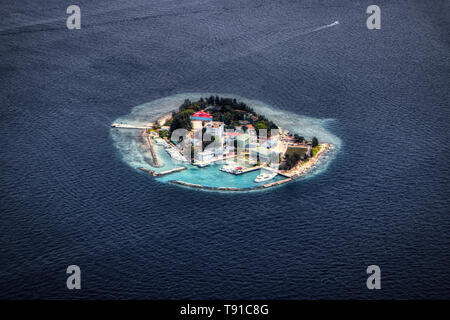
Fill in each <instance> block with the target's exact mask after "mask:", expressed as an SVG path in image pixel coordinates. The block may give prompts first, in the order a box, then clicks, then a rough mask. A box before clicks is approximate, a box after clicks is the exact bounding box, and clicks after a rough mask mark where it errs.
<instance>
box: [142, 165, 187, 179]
mask: <svg viewBox="0 0 450 320" xmlns="http://www.w3.org/2000/svg"><path fill="white" fill-rule="evenodd" d="M139 169H140V170H141V171H144V172H147V173H149V174H151V175H153V176H154V177H159V176H164V175H166V174H170V173H174V172H179V171H183V170H186V169H187V168H186V167H178V168H174V169H170V170H166V171H162V172H156V171H153V170H150V169H147V168H144V167H141V168H139Z"/></svg>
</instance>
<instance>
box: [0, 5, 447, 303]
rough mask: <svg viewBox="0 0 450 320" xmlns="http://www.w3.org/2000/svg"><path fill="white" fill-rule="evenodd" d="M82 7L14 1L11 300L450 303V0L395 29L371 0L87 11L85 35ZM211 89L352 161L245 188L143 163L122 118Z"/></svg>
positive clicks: (10, 10)
mask: <svg viewBox="0 0 450 320" xmlns="http://www.w3.org/2000/svg"><path fill="white" fill-rule="evenodd" d="M69 4H71V3H68V2H67V3H66V2H62V1H56V0H49V1H45V3H37V2H36V1H31V0H26V1H24V0H21V1H14V2H12V1H10V2H9V3H5V2H2V3H1V4H0V12H1V16H2V19H0V107H1V118H0V147H1V153H0V162H1V166H2V167H1V174H0V298H8V299H12V298H28V299H29V298H56V299H59V298H101V299H111V298H151V299H158V298H171V299H177V298H197V299H208V298H228V299H237V298H254V299H259V298H261V299H265V298H267V299H284V298H286V299H300V298H301V299H310V298H332V299H344V298H345V299H347V298H361V299H366V298H368V299H384V298H402V299H403V298H450V271H449V270H450V250H449V249H450V216H449V214H450V210H449V208H450V189H449V187H450V164H449V156H450V152H449V151H450V150H449V142H450V141H449V140H450V134H449V122H450V110H449V106H450V93H449V78H450V50H449V49H450V48H449V47H450V42H449V38H448V25H449V23H450V21H449V20H450V18H449V13H448V12H450V10H449V9H450V8H449V3H448V1H433V3H432V4H429V3H423V2H421V1H378V2H377V5H379V6H380V7H381V10H382V27H381V30H375V31H371V30H368V29H367V28H366V25H365V19H366V17H367V14H366V13H365V11H366V8H367V6H368V5H371V4H373V3H372V2H370V1H320V2H318V1H283V0H282V1H262V0H259V1H256V0H250V1H245V2H244V1H236V0H233V1H226V2H224V1H211V0H198V1H162V0H160V1H151V2H150V1H144V0H133V1H126V2H125V1H111V0H110V1H105V0H99V1H95V2H93V1H85V0H81V1H78V4H79V5H80V7H81V10H82V29H81V30H68V29H67V28H66V26H65V19H66V17H67V15H66V13H65V12H66V8H67V6H68V5H69ZM335 20H339V22H340V24H339V25H338V26H333V27H327V28H321V27H323V26H327V25H329V24H330V23H332V22H333V21H335ZM198 92H219V93H230V94H235V95H238V96H241V97H245V98H248V99H255V100H258V101H262V102H264V103H266V104H267V105H269V106H273V107H274V108H276V110H279V111H280V112H284V113H285V114H295V115H296V116H298V118H294V119H300V118H302V119H320V126H321V128H325V129H326V132H329V133H330V134H332V135H333V136H335V137H339V142H340V149H339V152H338V153H337V155H336V156H335V157H334V158H333V160H332V161H330V162H329V165H328V166H327V167H326V168H325V169H324V170H323V171H321V172H320V173H319V174H316V175H313V176H311V177H310V178H308V179H304V180H301V181H298V182H295V183H289V184H287V185H285V186H281V187H279V188H274V189H272V190H270V191H267V192H252V193H238V194H224V193H217V192H204V191H196V190H192V189H188V188H180V187H177V186H174V185H171V184H166V183H161V182H159V181H157V180H155V179H154V178H153V177H151V176H149V175H148V174H145V173H142V172H138V171H137V170H135V169H134V168H133V167H132V166H130V165H128V164H127V162H126V161H124V158H123V154H122V153H121V152H119V151H118V149H117V148H116V146H115V141H114V139H113V136H112V135H111V132H110V131H111V129H110V124H111V123H112V122H113V121H115V120H116V119H117V118H119V117H122V116H125V115H127V114H129V113H130V112H131V111H132V109H133V107H135V106H138V105H142V104H144V103H147V102H150V101H155V100H157V99H162V98H164V97H169V96H173V95H177V94H180V93H198ZM327 119H328V120H327ZM294 122H295V123H293V125H298V123H297V121H294ZM300 129H301V128H300ZM305 129H306V128H305ZM309 129H311V128H308V130H309ZM309 132H310V133H315V131H314V130H312V131H309ZM321 132H323V131H321ZM130 134H132V133H130ZM319 138H320V136H319ZM130 147H131V148H132V146H130ZM131 151H132V150H131ZM136 161H140V159H136ZM71 264H76V265H79V266H80V268H81V270H82V290H80V291H69V290H67V289H66V277H67V275H66V273H65V271H66V268H67V266H69V265H71ZM371 264H376V265H379V266H380V267H381V272H382V289H381V290H379V291H369V290H367V288H366V277H367V275H366V272H365V271H366V268H367V266H368V265H371Z"/></svg>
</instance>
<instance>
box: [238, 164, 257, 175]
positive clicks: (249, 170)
mask: <svg viewBox="0 0 450 320" xmlns="http://www.w3.org/2000/svg"><path fill="white" fill-rule="evenodd" d="M262 167H263V166H262V165H261V166H256V167H250V168H246V169H242V170H241V172H239V173H237V172H232V173H233V174H234V175H236V176H238V175H241V174H244V173H247V172H252V171H256V170H259V169H261V168H262Z"/></svg>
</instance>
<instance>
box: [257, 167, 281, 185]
mask: <svg viewBox="0 0 450 320" xmlns="http://www.w3.org/2000/svg"><path fill="white" fill-rule="evenodd" d="M277 174H278V173H277V172H276V171H274V170H272V169H269V168H261V173H260V174H259V175H258V176H257V177H256V178H255V182H264V181H269V180H272V179H273V178H275V176H276V175H277Z"/></svg>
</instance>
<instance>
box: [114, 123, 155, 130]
mask: <svg viewBox="0 0 450 320" xmlns="http://www.w3.org/2000/svg"><path fill="white" fill-rule="evenodd" d="M152 126H153V123H151V122H150V123H148V124H147V125H146V126H143V125H134V124H127V123H121V122H114V123H113V124H111V127H113V128H119V129H150V128H151V127H152Z"/></svg>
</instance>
